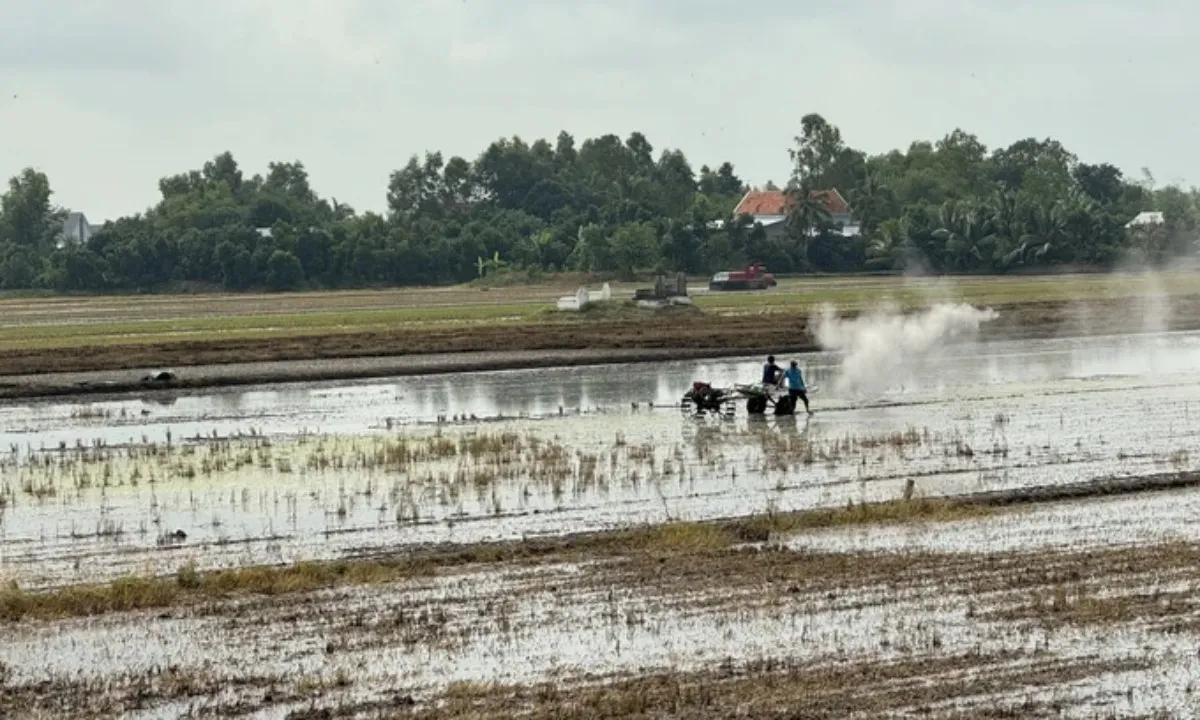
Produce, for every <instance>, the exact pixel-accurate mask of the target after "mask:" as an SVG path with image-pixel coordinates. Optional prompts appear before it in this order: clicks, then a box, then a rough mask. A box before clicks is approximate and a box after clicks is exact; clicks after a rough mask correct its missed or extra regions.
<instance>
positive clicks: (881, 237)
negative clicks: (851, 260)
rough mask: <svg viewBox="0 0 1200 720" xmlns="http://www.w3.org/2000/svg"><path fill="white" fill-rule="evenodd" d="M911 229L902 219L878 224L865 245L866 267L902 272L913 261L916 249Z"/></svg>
mask: <svg viewBox="0 0 1200 720" xmlns="http://www.w3.org/2000/svg"><path fill="white" fill-rule="evenodd" d="M911 232H912V228H911V227H910V226H909V224H908V221H907V220H905V219H904V218H901V219H900V220H885V221H884V222H882V223H880V224H879V227H877V228H876V229H875V230H874V231H873V232H872V233H871V236H870V238H871V239H870V241H869V242H868V243H867V267H870V268H873V269H878V270H902V269H904V267H905V266H906V265H908V263H909V262H910V261H911V260H912V259H913V256H914V254H915V250H916V247H915V245H914V243H913V240H912V234H911Z"/></svg>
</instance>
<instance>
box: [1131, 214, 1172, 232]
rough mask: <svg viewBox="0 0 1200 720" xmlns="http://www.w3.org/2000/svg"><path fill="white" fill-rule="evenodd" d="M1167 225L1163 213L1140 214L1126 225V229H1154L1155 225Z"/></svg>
mask: <svg viewBox="0 0 1200 720" xmlns="http://www.w3.org/2000/svg"><path fill="white" fill-rule="evenodd" d="M1165 224H1166V221H1165V220H1164V219H1163V214H1162V213H1161V212H1140V213H1138V214H1137V217H1135V218H1134V219H1132V220H1130V221H1129V222H1127V223H1125V227H1126V228H1127V229H1132V228H1142V227H1154V226H1155V225H1165Z"/></svg>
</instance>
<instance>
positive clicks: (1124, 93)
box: [0, 0, 1200, 223]
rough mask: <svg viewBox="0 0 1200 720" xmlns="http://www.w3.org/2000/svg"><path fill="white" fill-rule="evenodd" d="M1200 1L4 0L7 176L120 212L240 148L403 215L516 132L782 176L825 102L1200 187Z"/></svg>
mask: <svg viewBox="0 0 1200 720" xmlns="http://www.w3.org/2000/svg"><path fill="white" fill-rule="evenodd" d="M1197 27H1200V3H1196V2H1194V0H1160V1H1155V0H1142V1H1141V2H1137V1H1135V0H1129V1H1127V2H1117V1H1116V0H1089V1H1087V2H1085V1H1084V0H1041V1H1039V2H1033V1H1031V0H905V1H900V0H895V1H889V0H840V1H839V2H830V3H808V2H805V3H800V2H795V0H758V2H754V3H750V2H745V0H743V1H742V2H733V1H732V0H643V1H642V2H635V1H634V0H607V1H603V2H602V1H600V0H569V1H568V0H559V1H556V2H551V1H550V0H0V175H3V176H4V177H11V176H13V175H15V174H17V173H18V172H19V171H20V170H21V169H22V168H25V167H29V166H32V167H36V168H38V169H40V170H42V171H44V172H46V173H47V174H48V175H49V177H50V181H51V185H52V187H53V188H54V190H55V195H54V201H55V202H56V203H57V204H59V205H61V206H64V207H67V208H70V209H72V210H80V211H83V212H84V213H85V214H86V215H87V216H88V219H89V221H91V222H93V223H99V222H102V221H104V220H106V219H113V218H115V217H118V216H121V215H128V214H132V213H135V212H141V211H143V210H145V209H146V208H147V207H149V206H151V205H153V204H154V203H155V202H157V200H158V197H159V196H158V190H157V184H158V180H159V178H161V177H163V176H166V175H171V174H175V173H178V172H183V171H186V170H189V169H197V168H200V167H201V166H202V165H203V164H204V162H205V161H206V160H208V159H210V158H212V157H213V156H214V155H216V154H218V153H220V152H223V151H225V150H229V151H231V152H232V153H233V155H234V157H235V158H236V159H237V160H238V162H239V164H240V165H241V167H242V169H243V171H244V172H245V173H246V174H247V175H252V174H254V173H256V172H261V173H264V174H265V172H266V166H267V163H268V162H271V161H292V160H300V161H302V162H303V163H304V165H305V167H306V168H307V169H308V171H309V175H310V180H311V183H312V185H313V187H314V188H315V189H316V190H317V191H318V192H319V193H320V194H321V195H322V196H325V197H335V198H337V199H338V200H339V201H340V202H343V203H346V202H348V203H350V204H351V205H352V206H353V207H354V208H355V209H357V210H360V211H363V210H383V209H384V207H385V194H386V186H387V179H388V175H389V174H390V173H391V172H392V171H393V170H395V169H397V168H399V167H401V166H403V165H404V163H405V162H406V161H407V159H408V158H409V157H410V156H411V155H413V154H414V153H416V154H423V153H424V152H426V151H432V150H440V151H442V152H443V153H444V154H445V156H446V157H450V156H451V155H462V156H464V157H466V158H468V159H473V158H474V157H476V156H477V155H478V154H479V153H480V152H481V151H482V150H483V149H484V148H485V147H486V146H487V145H488V144H489V143H490V142H491V141H493V140H495V139H497V138H500V137H507V136H512V135H519V136H521V137H522V138H524V139H526V140H529V141H532V140H533V139H536V138H539V137H547V138H554V137H555V136H556V135H557V134H558V132H559V131H560V130H564V129H565V130H567V131H569V132H571V133H572V134H573V135H574V136H575V137H576V139H577V141H580V142H581V141H582V140H583V139H584V138H586V137H593V136H597V135H602V134H606V133H616V134H618V135H620V136H621V137H627V136H628V135H629V133H630V132H632V131H635V130H636V131H640V132H642V133H644V134H645V135H646V136H647V137H648V139H649V140H650V142H651V143H652V144H653V145H654V147H655V150H656V152H657V151H660V150H662V149H665V148H679V149H682V150H683V151H684V152H685V153H686V155H687V157H688V158H689V160H690V161H691V162H692V164H693V166H694V167H695V168H696V169H699V167H700V166H701V165H703V164H709V165H712V166H716V165H718V164H720V163H721V162H724V161H726V160H728V161H730V162H732V163H733V164H734V167H735V168H736V170H737V172H738V174H739V175H740V176H741V177H742V178H743V180H745V181H746V182H748V183H751V184H755V185H761V184H764V183H766V182H767V181H774V182H776V183H779V184H782V183H783V182H784V181H785V180H786V179H787V177H788V174H789V172H790V167H789V160H788V149H789V148H790V147H791V146H792V143H793V138H794V137H795V135H796V134H798V132H799V127H800V118H801V117H803V116H804V115H805V114H807V113H810V112H817V113H820V114H821V115H823V116H824V117H825V118H826V120H828V121H829V122H831V123H833V124H835V125H837V126H839V127H840V128H841V131H842V135H843V138H844V139H845V140H846V142H847V143H849V144H850V145H852V146H854V147H858V148H860V149H863V150H865V151H867V152H871V153H876V152H885V151H887V150H890V149H893V148H898V147H899V148H904V147H907V146H908V144H909V143H910V142H912V141H913V140H916V139H926V140H936V139H938V138H940V137H942V136H944V135H945V134H947V133H949V132H950V131H952V130H954V129H955V128H956V127H961V128H963V129H965V130H967V131H969V132H973V133H976V134H977V135H978V136H979V137H980V139H981V140H982V141H983V142H984V143H985V144H987V145H988V147H989V148H993V147H996V146H1002V145H1007V144H1009V143H1011V142H1013V141H1015V140H1017V139H1020V138H1023V137H1038V138H1044V137H1053V138H1055V139H1058V140H1060V141H1061V142H1063V143H1064V144H1065V145H1066V146H1067V147H1068V149H1070V150H1072V151H1074V152H1075V153H1076V154H1077V155H1079V157H1080V159H1081V160H1083V161H1086V162H1111V163H1113V164H1115V165H1117V166H1118V167H1120V168H1121V169H1122V170H1124V171H1125V172H1126V173H1127V174H1131V175H1133V176H1135V177H1140V174H1141V169H1142V168H1143V167H1148V168H1150V170H1151V171H1152V173H1153V175H1154V177H1155V178H1156V179H1157V181H1158V182H1159V183H1160V184H1163V183H1168V182H1183V183H1187V184H1192V183H1197V184H1200V142H1197V141H1198V140H1200V82H1197V81H1196V71H1197V68H1200V43H1197V42H1195V40H1194V37H1195V28H1197Z"/></svg>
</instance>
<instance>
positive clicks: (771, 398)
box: [679, 381, 796, 415]
mask: <svg viewBox="0 0 1200 720" xmlns="http://www.w3.org/2000/svg"><path fill="white" fill-rule="evenodd" d="M742 401H745V403H746V412H747V413H749V414H751V415H765V414H766V412H767V409H768V408H770V409H772V410H773V412H774V414H775V415H793V414H795V412H796V403H795V401H794V400H793V399H792V397H791V396H790V395H789V394H788V391H787V390H785V389H783V388H780V387H776V386H774V385H763V384H761V383H758V384H753V385H738V384H735V385H733V386H732V387H727V388H719V387H713V386H712V385H711V384H709V383H706V382H700V381H697V382H693V383H692V389H691V390H688V391H687V392H685V393H684V394H683V398H682V399H681V400H680V403H679V406H680V409H681V410H683V411H684V412H687V411H693V410H694V411H695V412H696V413H698V414H705V413H714V414H720V415H733V414H734V413H735V412H736V411H737V405H738V403H739V402H742Z"/></svg>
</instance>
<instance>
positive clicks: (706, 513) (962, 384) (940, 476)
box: [0, 334, 1200, 587]
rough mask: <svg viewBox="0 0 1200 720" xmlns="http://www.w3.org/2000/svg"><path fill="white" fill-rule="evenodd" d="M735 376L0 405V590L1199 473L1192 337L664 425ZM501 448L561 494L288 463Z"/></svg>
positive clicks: (1063, 353)
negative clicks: (484, 441)
mask: <svg viewBox="0 0 1200 720" xmlns="http://www.w3.org/2000/svg"><path fill="white" fill-rule="evenodd" d="M781 359H783V358H781ZM760 362H761V360H760V359H758V358H745V359H740V360H739V359H735V360H728V361H714V362H690V361H689V362H680V363H659V364H644V365H625V366H610V367H593V368H575V369H558V370H536V371H527V372H497V373H480V374H477V375H474V376H469V375H468V376H462V375H454V376H446V377H425V378H405V379H402V380H396V381H390V382H372V383H355V384H337V383H327V384H315V385H293V386H275V387H270V388H258V389H251V390H248V391H247V390H243V391H221V392H211V393H201V394H191V395H179V396H172V395H167V394H157V395H154V396H147V397H144V398H136V399H120V400H110V401H103V402H92V403H36V404H26V405H10V406H6V407H4V408H2V409H0V428H2V429H3V433H2V434H0V448H4V449H6V450H7V451H8V454H7V456H6V458H4V460H3V463H4V464H3V465H2V466H0V490H2V492H3V494H2V495H0V497H3V498H4V508H3V510H2V511H0V576H2V577H3V579H16V580H18V581H19V582H21V583H22V584H23V585H26V586H31V587H35V586H42V585H47V584H56V583H61V582H69V581H79V580H82V579H99V578H106V577H112V576H113V575H115V574H120V573H124V572H129V571H140V572H170V571H173V570H175V569H176V568H177V567H179V566H180V565H181V564H183V563H184V562H187V561H189V560H194V561H195V562H196V563H197V564H198V565H199V566H201V567H214V566H224V565H233V564H244V563H248V562H286V561H295V560H298V559H306V558H329V557H339V556H346V555H353V554H357V553H369V552H377V551H382V550H389V549H394V548H396V547H398V546H403V545H406V544H415V543H425V542H446V541H449V542H471V541H478V540H482V539H499V538H519V537H527V536H531V535H540V534H553V533H562V532H568V531H577V530H587V529H600V528H606V527H613V526H618V525H626V524H629V523H640V522H661V521H663V520H666V519H670V518H680V519H700V518H710V517H718V516H730V515H738V514H746V513H755V512H763V511H765V510H767V509H771V508H774V509H779V510H790V509H801V508H807V507H815V506H823V505H841V504H845V503H846V502H847V501H863V500H880V499H889V498H894V497H897V496H898V495H899V494H900V493H901V492H902V488H903V487H904V485H905V483H906V482H907V481H908V480H910V479H911V480H912V481H913V482H914V483H915V487H916V490H917V493H918V494H925V495H943V494H956V493H963V492H972V491H978V490H992V489H999V488H1006V487H1016V486H1028V485H1041V484H1053V483H1062V482H1070V481H1077V480H1085V479H1090V478H1095V477H1101V476H1107V475H1114V474H1126V475H1137V474H1145V473H1149V472H1162V471H1166V470H1182V469H1191V468H1195V467H1200V451H1196V450H1194V449H1193V445H1194V443H1193V441H1192V439H1193V438H1194V437H1195V435H1196V432H1197V430H1198V429H1200V335H1195V334H1174V335H1162V336H1142V337H1117V338H1091V339H1084V340H1070V341H1066V340H1062V341H1039V342H1023V343H995V344H990V345H977V346H970V345H968V346H959V347H954V348H951V349H948V350H945V351H944V352H942V353H941V354H939V355H937V356H934V357H926V358H920V359H914V361H913V362H912V363H910V364H908V365H907V366H906V367H905V368H904V372H903V374H901V375H898V376H897V377H895V378H894V379H893V381H892V383H891V387H890V389H889V390H888V392H886V393H885V394H883V395H881V396H874V397H853V396H850V395H848V394H839V393H838V392H836V380H837V367H838V358H837V357H835V356H832V355H815V356H807V357H805V358H803V363H804V367H805V373H806V377H807V379H808V382H809V383H810V384H811V385H814V386H816V387H817V389H818V391H817V392H816V393H815V394H814V395H813V404H814V407H815V409H816V411H817V412H816V414H815V415H814V416H812V417H792V418H774V417H768V418H765V419H760V420H758V421H750V420H748V419H747V418H746V416H745V413H744V410H739V413H738V416H737V417H736V418H735V419H733V420H731V421H725V420H719V419H706V420H697V419H695V418H693V417H690V416H685V415H683V414H681V413H680V411H679V410H678V408H677V402H678V398H679V396H680V395H681V394H682V393H683V392H684V390H685V389H686V388H687V387H688V386H689V385H690V383H691V382H692V381H693V380H695V379H704V380H708V381H711V382H713V383H716V384H727V383H732V382H746V381H752V380H754V379H756V378H757V376H758V374H759V368H760ZM658 406H666V407H658ZM439 420H443V422H440V421H439ZM501 432H504V433H510V434H512V435H513V436H517V437H521V438H538V439H540V441H542V442H544V443H550V444H556V445H557V446H558V447H560V448H562V449H563V450H564V451H565V452H566V453H568V454H569V455H570V457H571V459H570V462H569V465H570V469H569V470H568V471H567V472H566V474H565V475H564V476H563V477H562V478H561V479H560V481H559V482H553V483H551V482H548V481H547V480H546V473H545V472H544V471H541V470H538V469H537V466H536V463H535V461H534V460H533V459H531V458H532V456H531V455H529V454H528V453H526V454H524V455H520V456H519V457H518V456H512V457H508V458H507V459H505V460H504V462H503V463H502V462H501V459H500V458H491V459H488V458H483V457H476V458H467V457H459V458H457V459H452V460H448V461H441V462H429V463H425V464H424V465H421V466H420V467H409V468H407V469H405V470H404V471H400V470H397V469H396V468H388V467H382V466H372V467H368V466H365V465H362V464H359V465H353V466H351V467H345V466H343V467H337V466H329V465H325V464H322V462H315V461H314V457H315V456H317V455H322V456H329V455H337V456H339V457H343V456H344V457H349V458H353V457H355V456H369V455H372V454H375V453H377V452H378V451H380V449H381V447H382V445H381V443H387V442H390V441H393V440H395V439H396V438H399V437H419V436H430V435H431V434H435V433H437V434H440V435H443V436H445V437H448V438H461V437H464V436H467V435H470V434H472V433H493V434H494V433H501ZM238 435H242V436H243V437H242V439H236V440H231V441H227V449H226V450H223V451H222V452H225V453H226V456H223V457H226V459H228V457H227V456H230V455H236V454H238V453H249V454H252V455H253V462H249V463H247V464H244V465H241V466H238V467H236V468H229V467H218V468H217V469H215V470H214V469H212V467H214V466H219V465H220V461H221V458H220V457H217V458H216V459H215V460H213V458H214V457H215V456H213V455H212V453H213V452H214V451H213V450H212V449H211V448H212V447H213V443H212V438H214V437H216V438H222V439H227V438H230V437H231V436H238ZM264 438H265V439H266V440H268V441H269V442H270V447H269V448H267V449H265V450H264V449H263V447H262V445H263V444H264ZM168 443H169V445H168ZM81 448H82V449H81ZM147 449H150V450H152V451H153V454H152V455H151V456H149V457H147V456H145V455H139V454H138V453H140V452H143V451H146V452H149V450H147ZM122 453H125V454H122ZM130 453H132V456H131V455H130ZM592 461H594V462H595V463H596V466H595V468H594V470H593V471H592V472H591V474H588V472H587V471H586V470H585V469H584V467H585V466H586V465H587V463H588V462H592ZM522 463H524V465H522ZM514 464H515V466H516V469H515V470H513V469H511V468H512V466H513V465H514ZM501 466H503V467H504V469H503V470H497V469H496V468H499V467H501ZM206 467H208V468H209V469H208V470H205V468H206ZM176 532H181V533H182V534H181V535H180V536H178V539H177V538H174V537H171V536H170V534H171V533H176Z"/></svg>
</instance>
